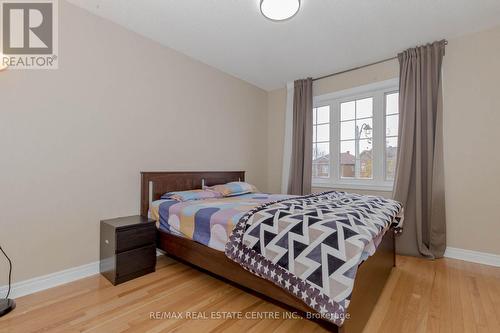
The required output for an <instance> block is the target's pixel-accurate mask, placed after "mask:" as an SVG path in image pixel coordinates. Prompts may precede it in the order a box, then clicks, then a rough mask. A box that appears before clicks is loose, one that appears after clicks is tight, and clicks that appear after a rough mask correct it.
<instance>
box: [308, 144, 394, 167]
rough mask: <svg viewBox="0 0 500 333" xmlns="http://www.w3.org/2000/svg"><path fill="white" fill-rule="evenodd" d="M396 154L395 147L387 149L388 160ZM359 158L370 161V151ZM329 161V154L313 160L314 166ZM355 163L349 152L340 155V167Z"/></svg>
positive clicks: (366, 151)
mask: <svg viewBox="0 0 500 333" xmlns="http://www.w3.org/2000/svg"><path fill="white" fill-rule="evenodd" d="M397 152H398V148H397V147H387V157H388V158H394V157H396V155H397ZM360 158H361V159H362V160H365V159H371V158H372V151H371V150H364V151H362V152H361V154H360ZM329 160H330V154H328V155H325V156H321V157H318V158H317V159H315V160H313V162H314V163H316V164H321V163H327V162H328V161H329ZM355 163H356V157H355V156H354V155H352V154H351V153H350V152H347V153H341V154H340V164H342V165H346V164H347V165H349V164H352V165H354V164H355Z"/></svg>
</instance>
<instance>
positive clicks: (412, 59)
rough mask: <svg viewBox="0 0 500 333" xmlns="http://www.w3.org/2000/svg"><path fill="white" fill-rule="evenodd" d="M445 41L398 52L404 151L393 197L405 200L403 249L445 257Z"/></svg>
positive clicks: (400, 248) (403, 251) (400, 241)
mask: <svg viewBox="0 0 500 333" xmlns="http://www.w3.org/2000/svg"><path fill="white" fill-rule="evenodd" d="M444 53H445V42H444V41H440V42H435V43H433V44H428V45H425V46H421V47H417V48H412V49H409V50H406V51H404V52H403V53H401V54H399V56H398V58H399V64H400V78H399V79H400V83H399V110H400V124H399V143H400V145H399V154H398V163H397V167H396V180H395V184H394V198H395V199H396V200H398V201H401V202H402V203H403V204H404V205H405V224H404V231H403V234H402V235H401V236H400V237H399V238H398V241H397V250H398V253H401V254H408V255H419V254H420V255H422V256H425V257H428V258H440V257H442V256H443V254H444V251H445V249H446V215H445V193H444V171H443V107H442V95H441V90H442V89H441V65H442V62H443V56H444Z"/></svg>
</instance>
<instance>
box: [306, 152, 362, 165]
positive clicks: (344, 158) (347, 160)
mask: <svg viewBox="0 0 500 333" xmlns="http://www.w3.org/2000/svg"><path fill="white" fill-rule="evenodd" d="M329 160H330V154H328V155H325V156H321V157H318V158H317V159H315V160H313V162H314V163H316V164H321V163H322V162H323V163H326V162H328V161H329ZM355 163H356V158H355V157H354V155H351V154H350V152H347V153H341V154H340V164H343V165H345V164H352V165H354V164H355Z"/></svg>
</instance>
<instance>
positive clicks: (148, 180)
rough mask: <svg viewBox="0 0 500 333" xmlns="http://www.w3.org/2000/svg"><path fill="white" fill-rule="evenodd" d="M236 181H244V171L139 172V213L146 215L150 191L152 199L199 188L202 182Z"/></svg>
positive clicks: (210, 184)
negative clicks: (173, 192)
mask: <svg viewBox="0 0 500 333" xmlns="http://www.w3.org/2000/svg"><path fill="white" fill-rule="evenodd" d="M236 181H245V171H176V172H171V171H164V172H141V215H142V216H146V217H147V216H148V210H149V203H150V193H151V201H154V200H158V199H160V197H161V196H162V195H163V194H165V193H167V192H172V191H189V190H198V189H201V187H202V183H203V182H204V184H205V186H213V185H218V184H225V183H229V182H236ZM150 184H151V187H150ZM150 188H151V190H150ZM150 191H151V192H150Z"/></svg>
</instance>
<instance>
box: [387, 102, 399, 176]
mask: <svg viewBox="0 0 500 333" xmlns="http://www.w3.org/2000/svg"><path fill="white" fill-rule="evenodd" d="M398 130H399V93H398V92H395V93H389V94H386V95H385V179H386V180H392V181H393V180H394V174H395V173H396V160H397V156H398Z"/></svg>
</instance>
